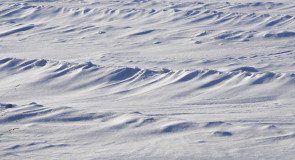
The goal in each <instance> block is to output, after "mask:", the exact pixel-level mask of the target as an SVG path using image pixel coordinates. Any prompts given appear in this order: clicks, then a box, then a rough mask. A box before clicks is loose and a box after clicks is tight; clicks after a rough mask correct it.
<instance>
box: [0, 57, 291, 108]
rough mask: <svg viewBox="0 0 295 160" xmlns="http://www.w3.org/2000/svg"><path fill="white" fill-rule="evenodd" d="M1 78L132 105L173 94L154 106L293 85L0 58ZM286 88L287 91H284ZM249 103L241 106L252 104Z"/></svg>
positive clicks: (268, 75) (205, 73) (246, 71)
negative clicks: (142, 99) (139, 99)
mask: <svg viewBox="0 0 295 160" xmlns="http://www.w3.org/2000/svg"><path fill="white" fill-rule="evenodd" d="M0 74H1V77H3V78H2V79H1V83H2V84H3V85H4V86H11V88H13V86H14V85H17V84H19V85H21V86H23V87H24V86H27V87H29V88H34V89H36V90H38V89H41V88H42V90H51V91H53V92H55V91H58V92H59V93H61V94H69V93H71V92H76V93H77V94H78V93H79V92H82V93H83V91H85V90H87V91H88V92H89V95H88V96H86V97H92V96H95V95H96V96H98V95H99V96H100V97H101V96H116V97H117V98H120V97H121V98H122V97H124V98H132V99H134V101H136V98H135V97H138V96H139V97H141V96H144V97H145V98H147V97H154V96H156V95H157V93H161V92H162V91H163V90H173V92H170V93H166V94H165V95H163V97H162V98H161V97H159V96H158V97H157V99H158V101H159V102H160V100H161V101H162V100H166V99H170V98H173V99H174V100H177V99H179V100H182V98H181V97H186V101H195V100H196V99H199V98H198V97H202V95H204V94H206V96H207V97H208V98H210V97H211V98H213V97H215V96H216V93H218V95H219V96H220V95H222V99H230V100H229V101H228V100H226V101H225V102H222V103H234V102H232V101H233V100H235V98H236V96H237V95H240V96H241V95H243V94H245V93H247V92H248V91H251V90H253V89H257V88H260V87H261V88H264V87H265V86H266V85H268V86H272V87H269V88H266V89H263V90H262V92H264V94H263V96H262V97H261V95H260V94H261V92H260V91H257V92H256V93H254V94H252V96H255V95H256V98H259V97H261V100H258V101H270V100H275V99H277V98H278V97H279V96H283V95H285V94H290V93H292V94H294V92H293V91H294V90H293V89H291V88H294V81H295V79H294V76H293V74H290V73H273V72H259V70H258V69H255V68H253V67H241V68H237V69H235V70H233V71H226V72H225V71H215V70H197V69H196V70H168V69H159V70H150V69H141V68H136V67H135V68H128V67H105V66H99V65H96V64H93V63H91V62H87V63H85V64H72V63H68V62H58V61H49V60H44V59H41V60H37V59H36V60H23V59H15V58H4V59H2V60H0ZM32 75H34V76H33V77H31V78H28V79H23V77H29V76H32ZM11 88H10V89H11ZM286 88H289V90H285V91H283V90H284V89H286ZM280 90H281V91H280ZM22 92H26V91H25V90H24V91H22ZM230 92H233V94H230ZM265 92H267V93H268V94H266V93H265ZM38 94H41V95H42V94H43V93H38ZM45 95H46V92H45V94H44V96H45ZM188 95H190V96H188ZM210 95H211V96H210ZM188 97H191V99H188ZM159 98H160V99H159ZM253 98H254V97H253ZM256 98H254V99H256ZM254 99H252V100H249V101H248V100H246V101H245V102H243V103H252V102H255V101H256V100H254ZM238 101H240V100H238ZM238 101H237V102H238ZM220 103H221V102H220Z"/></svg>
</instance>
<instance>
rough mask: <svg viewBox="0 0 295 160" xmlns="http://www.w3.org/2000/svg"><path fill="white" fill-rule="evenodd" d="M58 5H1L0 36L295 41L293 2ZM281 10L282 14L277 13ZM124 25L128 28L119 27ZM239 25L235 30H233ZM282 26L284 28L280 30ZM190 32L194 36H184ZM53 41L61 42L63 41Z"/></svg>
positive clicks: (132, 2) (47, 2) (197, 40)
mask: <svg viewBox="0 0 295 160" xmlns="http://www.w3.org/2000/svg"><path fill="white" fill-rule="evenodd" d="M51 2H53V3H55V5H52V3H51ZM63 3H66V1H63ZM68 3H70V1H69V2H68ZM58 4H59V3H58V1H57V2H56V1H26V2H19V3H17V4H15V3H5V4H3V5H1V8H0V9H1V10H2V11H1V13H0V20H1V21H2V22H5V25H4V26H7V28H6V29H5V28H4V29H2V33H0V37H7V36H11V35H16V34H17V33H21V32H26V34H25V35H26V36H25V37H31V36H33V37H36V36H37V37H39V38H41V39H44V37H46V36H44V35H47V36H49V37H52V35H55V34H57V35H62V36H64V34H67V36H68V37H63V38H64V39H67V40H69V41H73V40H75V39H79V40H81V39H85V38H94V37H97V36H100V37H101V36H102V37H104V39H105V38H107V39H109V40H108V41H109V42H110V40H115V39H117V38H120V39H122V40H123V41H125V40H126V39H131V38H135V37H139V36H140V37H141V38H142V36H144V37H149V38H150V39H153V41H154V42H156V41H161V42H164V41H165V40H169V39H170V40H171V39H176V38H177V37H178V38H181V39H184V38H190V39H192V38H193V39H195V40H196V42H206V41H214V40H239V41H249V40H252V39H255V38H269V37H273V38H276V37H277V38H290V37H294V30H290V28H294V25H293V24H294V23H293V22H294V16H293V15H292V14H293V4H292V3H275V2H255V3H235V2H233V3H230V2H219V3H210V2H177V3H176V2H175V3H168V2H165V1H163V2H160V1H116V2H112V3H107V2H105V1H102V2H99V3H89V2H88V3H85V4H83V3H82V4H80V3H73V4H72V5H70V6H71V7H69V6H67V7H63V5H60V6H59V5H58ZM77 4H79V5H78V6H77ZM262 9H263V10H262ZM257 11H259V12H257ZM264 11H265V13H264ZM278 11H280V12H281V13H282V14H280V15H276V14H271V13H272V12H278ZM288 13H289V14H288ZM53 17H54V18H53ZM77 22H78V23H79V24H78V25H77ZM120 22H124V24H126V25H125V26H122V25H121V26H119V25H118V23H120ZM127 24H128V25H127ZM134 26H139V27H134ZM155 26H157V27H155ZM160 26H164V28H161V27H160ZM177 26H179V27H177ZM192 26H194V27H193V28H196V29H195V30H194V29H193V28H192ZM208 26H210V28H209V29H208ZM245 26H246V28H245ZM233 27H234V28H235V30H232V28H233ZM277 27H279V28H280V29H281V30H280V31H278V30H276V29H274V28H277ZM11 28H13V29H11ZM220 28H223V30H222V29H220ZM227 28H231V29H227ZM30 30H31V31H30ZM185 30H189V31H190V33H193V35H192V34H191V35H186V34H184V33H183V32H184V31H185ZM115 32H116V33H118V34H114V33H115ZM119 35H121V36H119ZM165 35H166V36H165ZM167 35H170V36H168V37H167ZM192 36H193V37H192ZM59 38H62V37H59ZM124 39H125V40H124ZM49 40H50V39H49ZM52 40H54V41H58V37H54V38H53V39H52ZM145 41H146V40H145ZM125 43H128V41H125ZM141 43H144V42H143V41H142V42H141Z"/></svg>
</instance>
